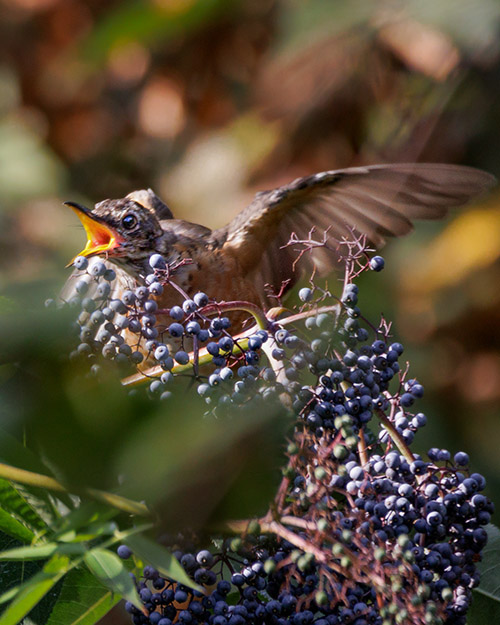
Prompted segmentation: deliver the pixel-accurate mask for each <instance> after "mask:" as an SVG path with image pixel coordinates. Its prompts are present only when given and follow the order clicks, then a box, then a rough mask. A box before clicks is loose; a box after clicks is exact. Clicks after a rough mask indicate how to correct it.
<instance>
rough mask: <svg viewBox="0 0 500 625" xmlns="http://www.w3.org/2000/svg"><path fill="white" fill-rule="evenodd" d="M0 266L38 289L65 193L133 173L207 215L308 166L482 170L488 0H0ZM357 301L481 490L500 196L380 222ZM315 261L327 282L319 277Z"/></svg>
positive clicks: (59, 256) (178, 205)
mask: <svg viewBox="0 0 500 625" xmlns="http://www.w3.org/2000/svg"><path fill="white" fill-rule="evenodd" d="M0 7H1V10H2V20H1V22H0V50H1V53H2V54H1V57H0V58H1V60H0V111H1V116H2V117H1V120H0V263H1V266H0V285H1V288H2V291H3V293H4V294H7V295H12V294H13V293H15V292H16V289H17V290H18V289H19V288H22V289H23V290H24V293H26V292H28V293H30V295H31V296H32V298H31V305H32V306H34V307H36V306H40V305H41V303H42V302H43V300H44V299H45V298H47V297H50V296H54V295H55V294H56V293H57V291H58V289H59V288H60V286H61V285H62V284H63V282H64V280H65V277H66V276H67V272H68V270H65V269H64V266H65V264H66V263H67V262H68V260H69V259H70V258H72V257H73V256H74V255H75V254H76V253H77V252H78V251H79V250H80V249H81V248H82V247H83V245H84V241H85V236H84V232H83V229H82V228H81V226H80V225H79V223H78V222H77V219H76V217H75V216H74V214H73V213H72V212H71V211H69V210H68V209H67V208H65V207H63V206H62V202H63V201H64V200H68V199H72V200H74V201H79V202H83V203H86V204H88V205H92V204H93V203H94V202H97V201H100V200H102V199H104V198H109V197H121V196H123V195H125V194H127V193H128V192H130V191H132V190H134V189H138V188H145V187H152V188H153V189H154V190H155V191H156V192H157V193H158V194H159V195H160V196H161V197H162V198H163V199H164V200H165V201H166V202H167V203H168V204H169V205H170V206H171V207H172V209H173V211H174V214H175V215H176V216H177V217H181V218H184V219H188V220H191V221H196V222H200V223H203V224H205V225H208V226H211V227H216V226H220V225H222V224H224V223H225V222H227V221H228V220H229V219H230V218H231V217H232V216H234V215H235V214H236V213H237V212H238V211H239V210H241V208H243V207H244V206H245V205H246V204H247V203H248V202H249V201H250V200H251V198H252V196H253V194H254V193H255V192H256V191H258V190H259V189H265V188H272V187H274V186H277V185H280V184H283V183H285V182H287V181H289V180H291V179H293V178H295V177H297V176H302V175H306V174H310V173H313V172H316V171H321V170H325V169H334V168H342V167H348V166H352V165H360V164H370V163H378V162H397V161H441V162H450V163H462V164H467V165H473V166H476V167H480V168H483V169H485V170H487V171H490V172H491V173H493V174H495V175H497V176H499V175H500V153H499V144H500V130H499V129H500V2H499V1H498V0H474V1H472V0H440V1H439V2H421V1H419V0H407V1H399V2H398V1H396V0H393V1H389V0H387V1H384V0H381V1H379V2H367V1H363V0H361V1H356V0H336V2H324V1H323V0H280V1H278V0H130V1H127V0H121V1H113V0H109V1H107V2H102V1H101V0H0ZM384 255H385V256H386V259H387V261H388V267H387V269H386V271H384V272H383V273H382V274H380V275H374V274H371V275H369V276H364V283H363V294H364V295H363V299H362V301H361V304H362V306H363V307H364V309H365V310H366V311H367V312H368V313H369V314H370V315H371V318H372V319H373V320H375V321H376V320H377V319H378V317H379V315H380V313H383V314H384V315H385V316H386V318H388V319H393V320H394V325H393V328H394V334H395V336H396V337H397V338H398V339H400V340H401V341H402V342H403V343H404V344H405V346H406V354H407V356H408V359H409V360H410V361H411V364H412V372H413V375H414V376H415V377H418V378H419V379H420V381H421V382H422V383H423V384H424V385H425V387H426V395H425V398H424V400H423V401H422V402H421V404H422V405H421V408H422V410H423V411H424V412H426V414H427V415H428V417H429V425H428V427H427V428H425V430H424V431H423V432H422V433H421V434H420V435H419V437H417V441H416V447H417V449H418V450H420V451H423V450H426V449H427V448H428V447H430V446H439V447H446V448H448V449H450V450H451V451H452V452H455V451H457V450H459V449H464V450H466V451H467V452H469V454H470V455H471V458H472V464H473V466H474V468H475V469H476V470H478V471H480V472H482V473H484V474H485V475H486V477H487V479H488V480H489V494H490V496H492V497H493V499H495V500H496V501H497V502H499V501H500V498H499V497H497V496H495V494H496V493H498V492H500V454H499V453H498V441H499V440H500V401H499V400H500V331H499V328H500V288H499V285H500V263H499V255H500V194H499V192H498V191H495V192H494V193H493V194H491V196H489V197H488V198H486V199H485V200H484V201H483V202H482V203H480V204H478V205H476V206H473V207H469V208H466V209H464V210H462V211H459V212H457V213H455V214H454V215H452V216H451V217H450V219H449V220H447V221H446V222H441V223H438V224H425V223H423V224H420V225H419V227H418V228H417V231H416V232H415V233H414V234H413V235H412V236H411V237H409V238H407V239H404V240H399V241H394V242H391V243H390V245H389V246H388V248H387V250H385V251H384ZM334 280H335V279H333V280H331V281H330V284H334Z"/></svg>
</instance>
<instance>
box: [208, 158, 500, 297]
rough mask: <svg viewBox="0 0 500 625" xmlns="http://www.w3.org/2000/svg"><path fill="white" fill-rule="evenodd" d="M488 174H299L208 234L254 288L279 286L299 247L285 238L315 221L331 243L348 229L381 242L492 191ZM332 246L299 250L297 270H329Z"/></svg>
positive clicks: (363, 170) (444, 168)
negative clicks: (234, 259)
mask: <svg viewBox="0 0 500 625" xmlns="http://www.w3.org/2000/svg"><path fill="white" fill-rule="evenodd" d="M495 182H496V180H495V178H494V176H492V175H490V174H488V173H486V172H483V171H480V170H477V169H473V168H471V167H464V166H458V165H443V164H437V163H436V164H434V163H432V164H431V163H420V164H415V163H412V164H395V165H374V166H370V167H355V168H350V169H339V170H334V171H326V172H322V173H319V174H315V175H313V176H308V177H306V178H298V179H297V180H295V181H293V182H292V183H290V184H289V185H285V186H283V187H279V188H278V189H274V190H272V191H264V192H261V193H258V194H257V195H256V196H255V198H254V200H253V202H252V203H251V204H250V205H249V206H248V207H247V208H246V209H244V210H243V211H242V212H241V213H240V214H239V215H237V216H236V217H235V218H234V219H233V221H231V222H230V223H229V224H228V225H227V226H225V227H224V228H220V229H219V230H215V231H214V232H213V234H212V239H213V240H214V241H215V242H216V243H217V244H218V245H219V246H221V245H222V246H223V247H224V249H225V250H226V251H227V252H233V253H234V254H236V255H237V257H238V259H239V261H240V263H241V264H242V266H243V269H244V271H245V273H246V274H247V275H249V276H251V277H253V279H254V280H255V283H256V284H257V283H258V284H259V286H263V285H264V284H270V285H272V286H273V287H274V289H279V287H280V286H281V284H282V281H283V280H286V279H290V280H291V283H290V286H291V284H292V283H294V282H296V281H297V280H298V278H299V275H297V273H296V272H294V271H293V267H292V265H293V261H294V260H295V259H296V258H297V251H296V250H295V251H294V250H293V249H292V247H285V248H284V249H283V248H282V246H284V245H286V243H288V241H289V240H290V235H291V234H292V233H295V234H296V235H297V236H298V237H299V239H307V237H308V234H309V232H310V231H311V228H312V227H313V226H314V228H315V232H316V236H315V237H314V238H316V239H317V240H321V238H322V236H323V232H324V231H325V230H326V229H327V228H328V229H329V230H328V235H329V237H330V238H331V241H332V245H331V247H333V248H335V244H334V240H335V239H336V240H340V239H341V238H342V237H343V236H347V237H352V229H353V228H354V229H355V230H356V231H357V232H358V233H360V234H365V235H366V236H367V238H368V241H369V242H370V243H371V244H373V245H375V246H376V247H379V246H381V245H383V243H384V242H385V240H386V239H387V238H388V237H397V236H402V235H405V234H407V233H408V232H410V231H411V230H412V227H413V226H412V222H413V220H415V219H440V218H442V217H444V216H445V215H446V213H447V212H448V210H449V209H450V208H454V207H457V206H461V205H463V204H466V203H467V202H469V201H471V200H473V199H474V198H476V197H478V196H480V195H481V194H483V193H484V192H486V191H487V190H488V189H490V188H491V187H492V186H493V185H494V184H495ZM338 261H339V258H338V254H337V252H336V251H335V249H332V250H326V249H325V248H317V249H315V250H314V253H312V254H304V256H303V257H302V260H301V262H300V266H301V267H302V271H309V272H310V271H311V269H312V267H313V266H315V267H316V269H317V270H318V271H319V272H320V273H323V274H324V273H327V272H328V271H331V270H332V269H333V268H334V267H335V265H336V264H337V263H338Z"/></svg>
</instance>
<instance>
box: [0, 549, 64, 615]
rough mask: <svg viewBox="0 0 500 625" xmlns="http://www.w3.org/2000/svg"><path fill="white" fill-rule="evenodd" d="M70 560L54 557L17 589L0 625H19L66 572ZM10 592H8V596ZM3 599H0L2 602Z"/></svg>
mask: <svg viewBox="0 0 500 625" xmlns="http://www.w3.org/2000/svg"><path fill="white" fill-rule="evenodd" d="M69 564H70V560H69V559H68V558H67V557H63V556H54V557H53V558H52V559H51V560H49V561H48V562H47V564H46V565H45V566H44V567H43V569H42V570H41V571H40V572H38V573H36V575H34V576H33V577H31V578H30V579H29V580H28V581H27V582H26V583H24V584H22V585H21V586H19V587H18V588H17V593H16V595H15V597H14V599H13V600H12V603H10V604H9V606H8V607H7V609H6V610H5V612H3V614H2V615H1V616H0V625H19V623H21V621H22V619H23V618H24V617H25V616H26V615H27V614H28V613H29V612H30V611H31V610H32V609H33V608H34V607H35V606H36V605H37V604H38V603H39V602H40V601H41V600H42V599H43V597H45V595H46V594H47V593H48V592H49V591H50V590H51V589H52V588H53V587H54V586H55V585H56V584H57V582H58V581H59V580H60V579H61V578H62V577H63V576H64V574H65V573H66V572H67V570H68V566H69ZM11 592H12V591H8V593H9V595H10V594H11ZM2 599H3V597H0V602H2Z"/></svg>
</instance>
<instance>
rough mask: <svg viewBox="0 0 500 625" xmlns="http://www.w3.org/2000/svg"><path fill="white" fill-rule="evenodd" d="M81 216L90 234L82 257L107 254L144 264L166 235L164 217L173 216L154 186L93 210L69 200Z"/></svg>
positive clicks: (111, 258) (102, 204) (104, 202)
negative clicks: (154, 191)
mask: <svg viewBox="0 0 500 625" xmlns="http://www.w3.org/2000/svg"><path fill="white" fill-rule="evenodd" d="M65 204H66V206H70V207H71V208H72V209H73V210H74V211H75V213H76V214H77V215H78V217H79V219H80V221H81V222H82V224H83V227H84V228H85V232H86V233H87V244H86V246H85V248H84V249H83V250H82V251H81V252H80V253H79V254H78V256H98V255H100V256H105V257H106V258H109V259H110V260H119V259H123V260H126V261H129V262H136V263H141V262H142V261H144V260H145V259H147V258H148V256H149V255H150V254H151V250H152V249H154V247H155V240H156V239H157V238H158V237H160V236H161V235H162V227H161V224H160V221H159V220H160V219H171V218H172V213H171V212H170V210H169V209H168V207H167V206H166V205H165V204H163V202H162V201H161V200H160V199H159V198H158V197H157V196H156V195H155V194H154V193H153V192H152V191H151V189H148V190H147V191H146V190H142V191H134V192H133V193H130V194H129V195H127V196H126V197H125V198H121V199H118V200H104V201H102V202H99V203H98V204H96V205H95V207H94V209H93V210H90V209H89V208H86V207H85V206H82V205H81V204H77V203H76V202H65Z"/></svg>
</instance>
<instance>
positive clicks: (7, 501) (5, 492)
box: [0, 478, 47, 542]
mask: <svg viewBox="0 0 500 625" xmlns="http://www.w3.org/2000/svg"><path fill="white" fill-rule="evenodd" d="M0 506H1V507H2V508H3V509H4V510H5V511H6V512H7V511H8V512H11V513H12V514H15V515H16V516H17V517H18V518H20V519H22V520H23V521H24V522H25V523H26V524H27V525H29V526H30V527H32V528H33V529H34V530H45V529H46V528H47V525H46V523H45V522H44V521H43V519H42V518H41V517H40V515H39V514H38V512H37V511H36V510H35V509H34V508H33V507H32V506H31V505H30V504H29V503H28V501H27V500H26V498H25V497H24V496H23V495H22V494H21V493H20V492H19V490H18V489H17V488H16V487H15V486H14V485H13V484H11V483H10V482H9V481H7V480H4V479H1V478H0ZM4 531H7V530H4ZM27 531H29V530H27ZM30 540H31V538H29V539H28V541H30ZM25 542H26V541H25Z"/></svg>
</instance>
